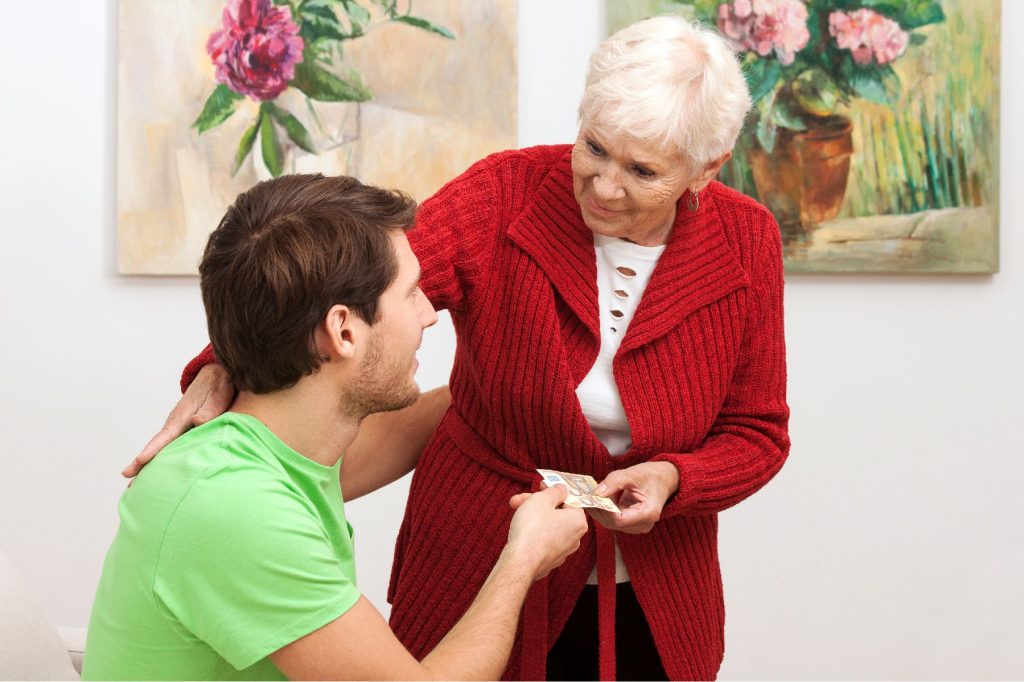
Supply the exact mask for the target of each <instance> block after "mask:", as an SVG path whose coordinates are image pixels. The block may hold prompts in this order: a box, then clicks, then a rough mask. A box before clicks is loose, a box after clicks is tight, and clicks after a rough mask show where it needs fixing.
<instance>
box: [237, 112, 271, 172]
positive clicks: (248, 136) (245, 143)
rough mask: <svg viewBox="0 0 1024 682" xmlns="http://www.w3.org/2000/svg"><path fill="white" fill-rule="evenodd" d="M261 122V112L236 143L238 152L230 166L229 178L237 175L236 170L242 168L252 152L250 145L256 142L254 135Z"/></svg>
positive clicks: (258, 129)
mask: <svg viewBox="0 0 1024 682" xmlns="http://www.w3.org/2000/svg"><path fill="white" fill-rule="evenodd" d="M262 122H263V112H262V111H261V112H260V113H259V116H257V117H256V122H255V123H253V124H252V125H251V126H250V127H249V129H248V130H246V131H245V133H243V134H242V139H241V141H240V142H239V143H238V151H236V152H235V162H234V163H233V164H232V165H231V177H234V176H235V174H237V173H238V169H239V168H241V167H242V162H244V161H245V159H246V158H247V157H248V156H249V152H251V151H252V145H253V143H254V142H255V141H256V133H258V132H259V131H260V123H262Z"/></svg>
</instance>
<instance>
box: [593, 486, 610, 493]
mask: <svg viewBox="0 0 1024 682" xmlns="http://www.w3.org/2000/svg"><path fill="white" fill-rule="evenodd" d="M606 492H608V488H606V487H604V486H603V485H599V486H597V487H596V488H594V494H595V495H604V494H605V493H606Z"/></svg>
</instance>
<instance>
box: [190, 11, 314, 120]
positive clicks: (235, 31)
mask: <svg viewBox="0 0 1024 682" xmlns="http://www.w3.org/2000/svg"><path fill="white" fill-rule="evenodd" d="M298 33H299V27H298V26H297V25H296V23H295V22H294V21H292V13H291V10H290V9H289V8H288V7H283V6H282V7H275V6H273V5H271V2H270V0H228V4H227V6H226V7H225V8H224V15H223V28H221V30H219V31H216V32H215V33H213V35H211V36H210V39H209V40H208V41H207V42H206V51H207V52H209V53H210V58H211V59H212V60H213V63H214V65H215V66H216V67H217V75H216V77H217V81H218V82H220V83H224V84H225V85H227V86H228V87H229V88H231V89H232V90H234V91H235V92H238V93H241V94H243V95H249V96H250V97H252V98H253V99H254V100H269V99H274V98H275V97H277V96H278V95H280V94H281V93H282V92H283V91H284V90H285V88H287V87H288V82H289V81H291V80H292V78H294V77H295V65H296V64H297V63H299V62H301V61H302V49H303V47H304V43H303V40H302V38H301V37H299V35H298Z"/></svg>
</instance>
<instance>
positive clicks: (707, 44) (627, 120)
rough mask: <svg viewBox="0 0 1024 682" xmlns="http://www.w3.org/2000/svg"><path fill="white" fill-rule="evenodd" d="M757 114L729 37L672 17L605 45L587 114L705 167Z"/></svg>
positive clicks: (590, 76) (594, 62)
mask: <svg viewBox="0 0 1024 682" xmlns="http://www.w3.org/2000/svg"><path fill="white" fill-rule="evenodd" d="M749 109H750V93H749V92H748V91H747V84H746V80H745V79H744V78H743V71H742V69H741V68H740V65H739V62H738V61H737V59H736V54H735V53H734V52H733V51H732V48H730V47H729V44H728V43H727V42H726V41H725V39H724V38H723V37H722V36H720V35H719V34H718V33H717V32H715V31H714V30H713V29H709V28H703V27H701V26H698V25H695V24H693V23H690V22H689V21H688V20H686V19H684V18H683V17H680V16H672V15H666V16H658V17H654V18H651V19H647V20H645V21H640V22H637V23H635V24H633V25H631V26H627V27H626V28H624V29H622V30H621V31H618V32H617V33H615V34H614V35H612V36H611V37H609V38H608V39H607V40H605V41H604V42H603V43H601V45H600V46H599V47H598V48H597V51H596V52H594V54H593V55H592V56H591V57H590V66H589V68H588V69H587V86H586V89H585V90H584V92H583V100H582V101H581V102H580V109H579V117H580V122H581V123H583V124H588V123H590V124H596V125H599V126H601V127H602V128H604V129H607V130H611V131H612V132H615V133H626V134H628V135H630V136H631V137H634V138H637V139H639V140H644V141H653V142H657V143H659V144H664V145H669V146H671V147H674V148H676V149H677V150H678V151H679V152H681V153H682V154H684V155H685V156H686V157H688V158H689V159H690V160H691V162H692V163H693V164H694V165H695V166H696V167H703V166H704V165H705V164H707V163H708V162H709V161H713V160H714V159H717V158H719V157H720V156H722V154H724V153H725V152H727V151H729V150H731V149H732V147H733V145H734V144H736V138H737V136H738V135H739V132H740V128H741V127H742V126H743V119H744V118H745V117H746V114H747V111H748V110H749Z"/></svg>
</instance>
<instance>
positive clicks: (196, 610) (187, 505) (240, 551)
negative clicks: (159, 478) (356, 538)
mask: <svg viewBox="0 0 1024 682" xmlns="http://www.w3.org/2000/svg"><path fill="white" fill-rule="evenodd" d="M225 476H226V475H221V476H219V477H218V476H216V475H214V476H213V477H210V478H204V479H201V480H199V481H198V482H197V483H196V484H195V485H193V487H192V488H191V489H190V491H189V492H188V494H187V495H186V496H185V498H184V499H183V500H182V502H181V503H180V504H179V506H178V508H177V509H176V511H175V513H174V516H173V517H172V520H171V522H170V524H169V525H168V528H167V531H166V533H165V535H164V538H163V542H162V545H161V548H160V560H159V563H158V567H157V571H156V575H155V579H154V584H153V592H154V595H155V597H156V599H157V601H158V603H159V604H160V606H161V608H162V609H164V610H165V611H166V612H167V613H168V615H169V617H171V618H173V619H174V620H176V621H177V622H178V623H180V625H181V626H182V627H184V628H185V629H186V630H187V631H188V632H189V633H191V634H192V635H194V636H195V637H197V638H198V639H200V640H202V641H203V642H205V643H206V644H207V645H209V646H210V647H211V648H212V649H213V650H214V651H216V652H217V654H218V655H220V656H221V657H223V658H224V659H225V660H227V661H228V662H229V663H230V664H231V665H232V666H234V667H235V668H236V669H238V670H243V669H245V668H248V667H249V666H251V665H253V664H254V663H256V662H258V661H260V660H262V659H263V658H266V657H267V656H268V655H270V654H271V653H273V652H275V651H277V650H278V649H280V648H281V647H283V646H285V645H287V644H291V643H292V642H294V641H296V640H298V639H301V638H302V637H304V636H305V635H307V634H309V633H311V632H313V631H314V630H317V629H319V628H321V627H323V626H324V625H327V624H328V623H330V622H331V621H333V620H335V619H337V618H338V617H339V616H341V615H342V614H344V613H345V612H346V611H348V610H349V609H350V608H351V607H352V606H353V605H355V603H356V602H357V601H358V600H359V597H360V593H359V590H358V589H357V588H356V585H355V577H354V575H350V574H349V573H348V572H347V571H346V568H345V566H344V565H343V563H342V561H341V559H340V558H339V556H338V554H337V553H336V552H335V550H334V549H333V548H332V545H331V541H330V540H329V539H328V536H327V534H326V532H325V531H324V528H323V525H322V523H321V522H320V520H319V517H318V516H317V515H316V513H315V511H314V510H313V509H312V507H311V503H310V502H309V501H308V500H306V498H304V497H302V496H301V495H299V494H298V493H296V492H295V491H292V490H289V489H288V488H287V487H286V486H284V485H282V484H281V483H280V482H279V481H273V480H262V479H261V477H260V476H259V475H256V474H248V473H245V472H238V471H233V472H231V473H230V477H231V479H232V485H230V486H227V485H223V484H222V483H221V481H222V480H223V478H224V477H225ZM240 476H246V477H251V479H252V480H248V481H246V483H248V485H245V486H239V485H238V483H239V477H240Z"/></svg>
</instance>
